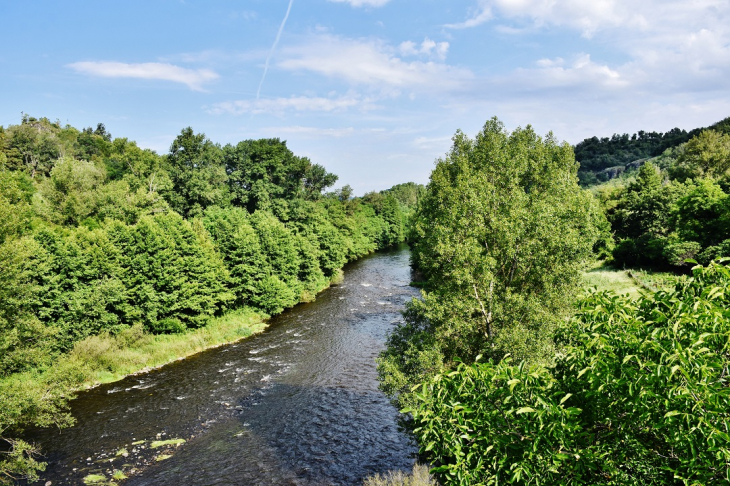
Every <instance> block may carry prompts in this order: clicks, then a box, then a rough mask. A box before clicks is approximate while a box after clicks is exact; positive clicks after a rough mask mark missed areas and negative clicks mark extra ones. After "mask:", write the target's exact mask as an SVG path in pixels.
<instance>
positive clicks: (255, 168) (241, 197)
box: [223, 138, 337, 213]
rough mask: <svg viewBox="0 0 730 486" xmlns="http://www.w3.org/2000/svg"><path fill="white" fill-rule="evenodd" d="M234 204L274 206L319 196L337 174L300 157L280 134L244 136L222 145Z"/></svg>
mask: <svg viewBox="0 0 730 486" xmlns="http://www.w3.org/2000/svg"><path fill="white" fill-rule="evenodd" d="M223 153H224V161H225V166H226V172H227V173H228V183H229V186H230V191H231V195H232V200H233V204H235V205H237V206H241V207H245V208H246V209H248V211H249V212H250V213H253V212H254V211H256V210H258V209H264V210H271V209H272V204H274V203H275V202H276V201H279V200H292V199H295V198H297V197H305V198H307V199H317V198H318V197H319V195H320V193H321V192H322V190H324V189H326V188H327V187H330V186H332V185H333V184H334V183H335V182H336V181H337V176H336V175H334V174H330V173H328V172H327V171H326V170H325V169H324V168H323V167H322V166H320V165H317V164H312V163H311V162H310V160H309V159H307V158H306V157H297V156H296V155H294V154H293V153H292V151H291V150H289V148H288V147H287V146H286V142H284V141H281V140H279V139H278V138H271V139H261V140H245V141H242V142H239V143H238V144H237V145H235V146H233V145H226V146H225V147H224V148H223Z"/></svg>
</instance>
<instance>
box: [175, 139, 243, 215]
mask: <svg viewBox="0 0 730 486" xmlns="http://www.w3.org/2000/svg"><path fill="white" fill-rule="evenodd" d="M167 162H168V165H169V169H170V179H171V180H172V189H171V190H170V191H167V192H166V196H167V200H168V201H169V203H170V206H172V207H173V208H174V209H175V210H176V211H177V212H178V213H180V214H182V215H183V216H186V217H188V216H198V215H202V213H203V211H204V210H205V208H207V207H208V206H212V205H227V204H228V199H229V198H228V188H227V186H226V182H227V181H228V177H227V175H226V171H225V167H224V166H223V154H222V152H221V149H220V147H218V146H217V145H215V144H214V143H213V142H211V141H210V140H209V139H208V138H206V136H205V134H203V133H198V134H196V133H194V132H193V129H192V128H191V127H187V128H184V129H183V130H182V132H180V135H178V136H177V137H176V138H175V140H174V141H173V142H172V145H171V146H170V153H169V154H168V156H167Z"/></svg>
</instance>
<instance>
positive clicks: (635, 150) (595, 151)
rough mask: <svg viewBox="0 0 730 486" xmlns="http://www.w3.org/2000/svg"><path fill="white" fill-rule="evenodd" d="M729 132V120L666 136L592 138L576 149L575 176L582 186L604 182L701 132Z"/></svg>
mask: <svg viewBox="0 0 730 486" xmlns="http://www.w3.org/2000/svg"><path fill="white" fill-rule="evenodd" d="M708 129H711V130H716V131H719V132H722V133H730V117H728V118H725V119H723V120H721V121H719V122H717V123H714V124H713V125H710V126H708V127H700V128H694V129H692V130H690V131H686V130H683V129H681V128H673V129H671V130H669V131H668V132H666V133H661V132H645V131H644V130H639V131H638V132H637V133H634V134H633V135H629V134H628V133H624V134H618V133H614V134H613V135H612V136H611V137H610V138H609V137H603V138H598V137H595V136H594V137H591V138H586V139H584V140H583V141H582V142H579V143H578V144H577V145H576V146H575V147H574V150H575V158H576V160H577V161H578V162H579V163H580V169H579V171H578V177H579V179H580V183H581V185H583V186H590V185H593V184H597V183H599V182H605V181H607V180H610V179H614V178H616V177H618V176H620V175H621V174H622V173H623V172H625V171H627V170H632V169H636V168H638V167H640V166H641V165H642V164H643V163H644V162H645V161H647V160H648V159H651V158H653V157H657V156H660V155H662V154H663V153H665V151H667V150H671V149H675V148H677V147H679V146H680V145H682V144H683V143H686V142H687V141H689V140H690V139H691V138H693V137H694V136H696V135H698V134H699V133H700V132H701V131H702V130H708Z"/></svg>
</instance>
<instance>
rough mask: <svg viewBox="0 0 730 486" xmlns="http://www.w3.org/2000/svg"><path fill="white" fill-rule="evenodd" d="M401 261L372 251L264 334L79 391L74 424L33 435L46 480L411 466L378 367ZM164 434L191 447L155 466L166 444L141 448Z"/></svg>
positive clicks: (401, 293)
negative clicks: (119, 474) (43, 458)
mask: <svg viewBox="0 0 730 486" xmlns="http://www.w3.org/2000/svg"><path fill="white" fill-rule="evenodd" d="M408 258H409V252H408V249H407V248H406V247H401V248H399V249H397V250H392V251H388V252H379V253H376V254H374V255H372V256H370V257H367V258H364V259H362V260H360V261H358V262H356V263H353V264H351V265H349V266H348V267H346V269H345V280H344V282H343V283H342V284H341V285H338V286H334V287H332V288H331V289H329V290H326V291H325V292H323V293H322V294H320V295H319V296H318V298H317V301H315V302H313V303H309V304H302V305H299V306H297V307H296V308H294V309H292V310H290V311H288V312H286V313H284V314H282V315H280V316H278V317H276V318H274V319H272V322H271V326H270V327H269V329H267V331H266V332H264V333H262V334H260V335H257V336H254V337H252V338H250V339H247V340H245V341H241V342H239V343H237V344H233V345H230V346H224V347H221V348H217V349H213V350H210V351H207V352H205V353H201V354H199V355H197V356H194V357H192V358H190V359H187V360H184V361H178V362H175V363H173V364H171V365H169V366H166V367H164V368H162V369H160V370H157V371H154V372H152V373H149V374H147V375H143V376H137V377H130V378H127V379H125V380H123V381H120V382H117V383H113V384H110V385H106V386H102V387H98V388H95V389H93V390H90V391H88V392H84V393H83V394H81V396H80V397H79V399H77V400H76V401H74V402H73V403H72V406H73V414H74V416H75V417H76V418H77V421H78V425H77V426H76V427H73V428H71V429H66V430H63V431H60V432H59V431H56V430H52V431H41V432H38V433H37V435H35V437H34V439H35V440H38V441H40V442H41V444H42V446H43V448H44V450H45V451H46V452H47V453H48V456H47V458H46V460H47V461H49V462H50V464H49V468H48V471H47V472H46V473H44V474H43V475H42V477H43V481H46V480H51V481H52V483H53V484H77V483H80V482H81V479H82V478H83V477H84V476H86V475H87V474H90V473H97V474H105V475H106V476H107V477H109V478H110V477H111V474H112V472H113V471H114V470H118V469H122V470H124V471H125V472H126V471H130V470H134V475H133V476H132V477H131V478H130V479H128V480H127V481H126V482H125V484H132V485H144V484H201V485H202V484H206V485H208V484H251V485H256V484H262V485H270V484H292V485H299V484H302V485H305V484H307V485H308V484H317V485H321V484H346V485H349V484H359V483H360V482H361V481H362V478H363V477H365V476H367V475H370V474H373V473H376V472H381V473H382V472H384V471H387V470H389V469H410V467H411V466H412V464H413V461H414V456H413V454H414V453H415V448H414V447H413V445H412V444H411V443H410V441H409V440H408V438H407V437H406V436H404V435H403V434H402V433H400V432H399V431H398V429H397V426H396V418H397V411H396V410H395V409H394V408H393V407H392V406H391V405H390V404H389V403H388V401H387V399H386V398H385V397H384V396H383V394H382V393H381V392H380V391H378V388H377V373H376V370H375V361H374V360H375V357H376V356H377V354H378V352H379V351H380V350H381V349H382V348H383V345H384V342H385V337H386V334H387V332H388V331H389V330H390V329H392V328H393V325H394V323H396V322H398V321H399V320H400V319H401V316H400V310H402V308H403V304H404V303H405V302H406V301H407V300H409V299H410V298H411V297H412V296H414V295H416V290H415V289H414V288H412V287H409V286H408V283H409V281H410V269H409V267H408ZM171 438H184V439H186V440H187V442H186V443H185V444H184V445H182V446H180V447H178V448H176V449H174V452H173V453H172V457H170V458H169V459H166V460H164V461H161V462H156V461H155V460H154V459H155V457H157V456H158V455H159V454H160V453H161V452H160V451H162V452H165V451H166V449H165V448H160V449H155V450H153V449H151V447H150V446H151V442H150V441H152V440H164V439H171ZM142 441H144V442H142ZM170 450H173V449H172V448H171V449H170ZM122 452H124V454H122ZM41 484H43V483H41Z"/></svg>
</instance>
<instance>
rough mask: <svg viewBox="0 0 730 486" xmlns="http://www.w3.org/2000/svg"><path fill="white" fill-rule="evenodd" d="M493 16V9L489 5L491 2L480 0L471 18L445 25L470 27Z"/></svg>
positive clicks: (455, 27) (451, 27)
mask: <svg viewBox="0 0 730 486" xmlns="http://www.w3.org/2000/svg"><path fill="white" fill-rule="evenodd" d="M493 17H494V16H493V15H492V9H491V8H490V7H489V2H488V1H487V0H479V2H478V5H477V7H476V8H474V10H473V12H472V13H471V15H470V16H469V18H467V19H466V20H464V21H463V22H458V23H455V24H446V26H445V27H448V28H450V29H468V28H471V27H476V26H477V25H481V24H483V23H484V22H487V21H489V20H492V18H493Z"/></svg>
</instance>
